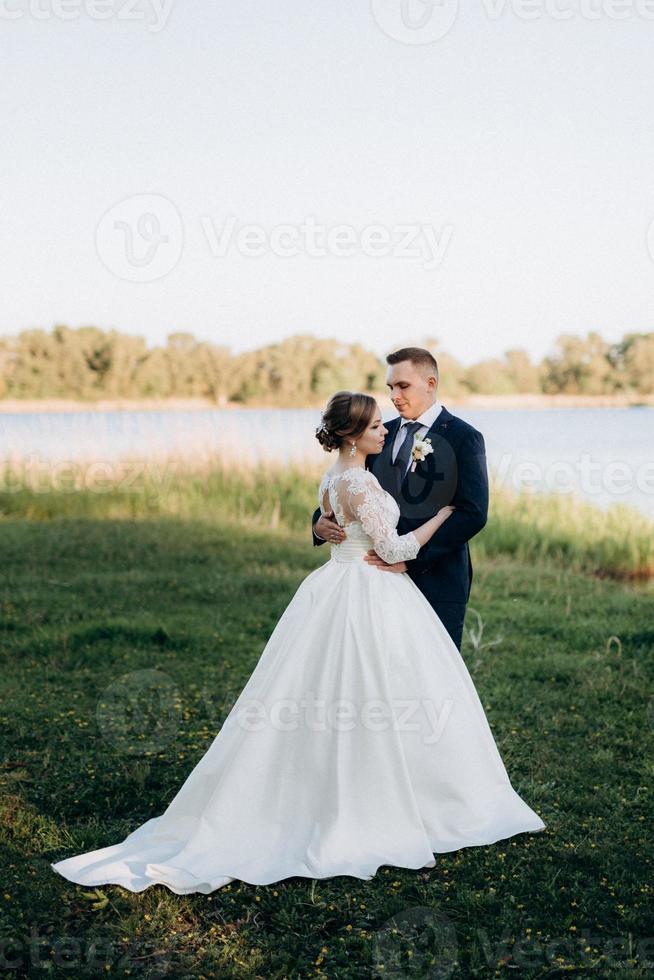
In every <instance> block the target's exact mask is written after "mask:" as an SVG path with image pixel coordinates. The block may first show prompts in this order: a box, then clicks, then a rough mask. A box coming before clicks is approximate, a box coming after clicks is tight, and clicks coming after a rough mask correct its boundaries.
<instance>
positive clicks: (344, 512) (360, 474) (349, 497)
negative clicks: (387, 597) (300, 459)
mask: <svg viewBox="0 0 654 980" xmlns="http://www.w3.org/2000/svg"><path fill="white" fill-rule="evenodd" d="M325 491H327V494H328V499H329V502H330V504H331V507H332V509H333V511H334V516H335V518H336V521H337V522H338V523H339V524H340V525H341V527H342V528H344V529H345V530H346V539H347V537H348V536H349V531H348V529H350V528H351V529H356V530H358V531H359V532H360V533H362V534H363V535H365V536H366V537H367V539H368V540H367V541H365V540H364V544H365V545H366V546H367V547H369V548H374V550H375V551H376V552H377V554H378V555H379V556H380V558H383V559H384V561H387V562H389V563H391V564H392V563H393V562H396V561H409V560H410V559H411V558H415V557H416V555H417V554H418V551H419V550H420V543H419V541H418V539H417V538H416V536H415V534H414V533H413V532H412V531H409V532H408V533H407V534H398V533H397V530H396V528H397V522H398V521H399V519H400V508H399V506H398V504H397V501H396V500H395V498H394V497H392V496H391V494H390V493H388V491H386V490H384V488H383V487H382V486H381V484H380V483H379V480H378V479H377V477H376V476H375V475H374V474H373V473H371V472H370V470H365V469H363V468H362V467H360V466H352V467H350V468H349V469H347V470H342V471H341V472H340V473H335V474H329V473H325V475H324V476H323V478H322V480H321V481H320V488H319V491H318V504H319V506H320V511H321V513H323V514H324V513H325V512H326V508H325V506H324V501H323V496H324V494H325ZM355 533H356V531H355ZM346 543H347V541H344V542H343V543H342V545H332V554H334V550H335V549H338V548H339V547H342V546H343V545H345V544H346Z"/></svg>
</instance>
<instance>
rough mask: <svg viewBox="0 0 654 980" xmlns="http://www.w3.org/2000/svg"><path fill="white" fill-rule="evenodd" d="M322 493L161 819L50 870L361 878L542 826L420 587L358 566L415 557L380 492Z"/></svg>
mask: <svg viewBox="0 0 654 980" xmlns="http://www.w3.org/2000/svg"><path fill="white" fill-rule="evenodd" d="M318 496H319V503H320V507H321V510H322V511H323V513H324V512H325V511H327V510H329V505H331V506H332V507H333V509H334V513H335V515H336V518H337V520H338V521H339V523H340V524H341V526H343V527H344V529H345V530H346V538H345V540H344V541H343V542H342V543H340V544H334V545H331V556H330V559H329V561H327V562H326V563H325V564H324V565H322V566H321V567H319V568H317V569H315V570H314V571H313V572H311V573H310V574H309V575H308V576H307V577H306V578H305V579H304V580H303V581H302V582H301V584H300V586H299V588H298V589H297V591H296V592H295V595H294V596H293V598H292V599H291V601H290V603H289V605H288V606H287V607H286V609H285V610H284V612H283V613H282V615H281V617H280V619H279V620H278V622H277V625H276V626H275V628H274V630H273V632H272V634H271V636H270V638H269V640H268V642H267V644H266V646H265V648H264V650H263V653H262V654H261V657H260V659H259V661H258V663H257V664H256V666H255V668H254V670H253V672H252V674H251V675H250V677H249V679H248V681H247V683H246V685H245V687H244V688H243V690H242V692H241V694H240V696H239V697H238V699H237V700H236V702H235V703H234V705H233V707H232V709H231V711H230V713H229V714H228V716H227V718H226V719H225V722H224V724H223V726H222V728H221V730H220V731H219V733H218V735H217V736H216V738H215V739H214V741H213V742H212V744H211V745H210V747H209V748H208V750H207V752H206V753H205V755H204V756H203V757H202V759H200V761H199V762H198V764H197V765H196V766H195V768H194V769H193V770H192V772H191V773H190V775H189V776H188V778H187V779H186V782H185V783H184V784H183V785H182V787H181V789H180V790H179V791H178V793H177V795H176V796H175V797H174V799H173V800H172V802H171V803H170V804H169V806H168V808H167V809H166V810H165V812H164V813H163V814H162V815H161V816H158V817H154V818H151V819H149V820H147V821H146V822H145V823H144V824H142V826H140V827H139V828H138V829H136V830H135V831H133V833H131V834H130V835H129V836H128V837H127V838H126V839H125V840H124V841H122V842H121V843H118V844H113V845H111V846H108V847H103V848H101V849H99V850H95V851H90V852H88V853H86V854H80V855H77V856H75V857H69V858H67V859H65V860H62V861H59V862H58V863H56V864H53V865H52V867H53V868H54V869H55V870H56V871H57V872H59V873H60V874H61V875H63V876H64V877H65V878H67V879H68V880H70V881H73V882H78V883H79V884H83V885H90V886H97V885H104V884H110V883H113V884H118V885H122V887H123V888H127V889H129V890H130V891H134V892H140V891H142V890H143V889H145V888H147V887H149V886H150V885H154V884H157V883H159V884H163V885H166V886H167V887H168V888H169V889H170V890H171V891H173V892H175V893H177V894H179V895H182V894H186V893H189V892H204V893H208V892H211V891H214V890H215V889H217V888H221V887H222V886H224V885H226V884H227V883H228V882H231V881H233V880H234V879H238V880H240V881H244V882H247V883H250V884H256V885H267V884H272V883H273V882H277V881H280V880H281V879H284V878H288V877H291V876H295V875H299V876H302V877H308V878H329V877H332V876H334V875H350V876H352V877H355V878H362V879H370V878H372V877H373V876H374V875H375V873H376V872H377V870H378V868H379V867H380V866H381V865H392V866H396V867H401V868H413V869H417V868H431V867H434V865H435V863H436V861H435V857H434V855H435V854H437V853H444V852H447V851H454V850H457V849H458V848H462V847H470V846H473V845H482V844H492V843H494V842H495V841H498V840H502V839H504V838H507V837H511V836H513V835H514V834H519V833H522V832H525V831H541V830H543V829H544V828H545V824H544V823H543V821H542V820H541V819H540V817H539V816H538V815H537V814H536V813H535V812H534V811H533V810H531V809H530V808H529V806H528V805H527V804H526V803H525V802H524V801H523V800H522V799H521V797H520V796H519V795H518V794H517V792H516V791H515V790H514V789H513V787H512V785H511V783H510V781H509V777H508V775H507V772H506V769H505V768H504V764H503V762H502V759H501V757H500V754H499V752H498V749H497V746H496V744H495V741H494V739H493V735H492V733H491V730H490V728H489V725H488V722H487V720H486V716H485V714H484V710H483V708H482V705H481V702H480V700H479V697H478V695H477V692H476V690H475V687H474V685H473V682H472V680H471V678H470V675H469V673H468V671H467V669H466V667H465V664H464V662H463V660H462V658H461V655H460V653H459V651H458V650H457V648H456V646H455V644H454V643H453V641H452V640H451V638H450V636H449V634H448V633H447V631H446V630H445V627H444V626H443V624H442V623H441V621H440V619H439V618H438V616H437V615H436V613H435V612H434V610H433V609H432V607H431V606H430V605H429V603H428V601H427V600H426V598H425V597H424V596H423V594H422V592H420V590H419V589H418V587H417V586H416V585H415V584H414V583H413V582H412V580H411V579H410V578H409V576H408V575H407V574H406V573H389V572H383V571H380V570H379V569H378V568H375V567H374V566H373V565H369V564H368V563H367V562H365V561H364V560H363V555H364V554H365V552H366V551H367V550H368V549H369V548H374V549H375V550H376V551H377V553H378V554H379V555H381V557H382V558H384V559H385V560H386V561H388V562H395V561H400V560H404V559H409V558H413V557H415V555H416V554H417V552H418V549H419V543H418V541H417V539H416V537H415V535H414V534H413V533H411V532H410V533H408V534H404V535H398V534H397V531H396V526H397V522H398V519H399V507H398V505H397V503H396V501H395V500H394V498H393V497H392V496H391V495H390V494H389V493H387V491H385V490H383V488H382V487H381V486H380V484H379V482H378V481H377V479H376V477H375V476H374V475H373V474H372V473H371V472H370V471H368V470H365V469H363V468H361V467H352V468H350V469H346V470H344V471H341V472H340V473H336V474H332V475H330V474H325V477H323V480H322V482H321V484H320V489H319V495H318Z"/></svg>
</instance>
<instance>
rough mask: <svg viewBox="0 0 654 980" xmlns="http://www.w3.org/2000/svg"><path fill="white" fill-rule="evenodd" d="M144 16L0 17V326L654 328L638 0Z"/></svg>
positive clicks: (85, 2)
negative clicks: (323, 238) (316, 233)
mask: <svg viewBox="0 0 654 980" xmlns="http://www.w3.org/2000/svg"><path fill="white" fill-rule="evenodd" d="M101 2H102V3H104V6H101ZM151 2H152V0H147V2H146V0H142V2H141V6H138V7H133V6H132V3H131V2H130V3H129V5H128V4H127V0H115V2H114V0H95V3H96V4H97V7H94V6H92V3H91V0H0V31H1V32H2V67H1V68H0V73H1V74H0V78H1V81H2V84H1V85H0V110H1V115H0V122H1V132H2V141H3V151H2V181H1V183H0V203H1V206H2V216H3V217H2V222H3V235H2V252H1V254H0V261H1V266H2V278H3V281H4V284H3V288H2V299H3V302H2V306H1V308H0V334H15V333H17V332H18V331H19V330H21V329H24V328H27V327H33V326H40V327H44V328H46V329H50V328H51V327H52V326H53V325H54V324H55V323H65V324H68V325H69V326H72V327H77V326H81V325H84V324H89V323H93V324H96V325H98V326H100V327H102V328H105V329H109V328H111V327H115V328H117V329H119V330H121V331H125V332H127V333H134V334H137V333H140V334H142V335H144V336H145V337H146V338H147V339H148V341H149V342H151V343H154V342H158V341H163V340H164V339H165V336H166V334H168V333H169V332H171V331H173V330H188V331H190V332H191V333H193V334H195V335H196V336H197V337H199V338H203V339H211V340H214V341H216V342H221V343H225V344H227V345H229V346H230V347H231V348H232V349H233V350H234V351H240V350H244V349H247V348H252V347H256V346H260V345H262V344H265V343H269V342H272V341H275V340H279V339H282V338H283V337H286V336H289V335H291V334H293V333H298V332H308V333H313V334H316V335H319V336H326V337H338V338H342V339H343V340H348V341H360V342H362V343H364V344H366V345H367V346H369V347H371V348H372V349H375V350H377V351H378V352H379V353H383V352H385V351H387V350H389V349H392V348H393V347H397V346H399V345H401V344H402V343H405V342H407V341H411V340H417V339H419V338H420V337H423V336H425V335H431V336H436V337H438V338H440V340H441V342H442V346H443V347H444V348H445V349H446V350H448V351H450V352H451V353H452V354H454V355H455V356H457V357H458V358H460V360H462V361H463V362H464V363H472V362H473V361H475V360H478V359H480V358H482V357H488V356H493V355H496V354H499V353H501V352H502V351H503V350H505V349H507V348H509V347H515V346H522V347H526V348H527V349H528V350H529V351H530V352H531V353H532V354H533V355H534V356H536V357H541V356H542V355H543V354H545V353H546V352H547V351H548V350H549V349H550V346H551V343H552V341H553V340H554V338H555V337H556V336H557V335H558V334H560V333H562V332H572V333H585V332H586V331H588V330H591V329H596V330H598V331H599V332H600V333H601V334H602V335H603V336H605V337H606V338H608V339H610V340H613V339H617V338H618V337H620V336H621V335H622V333H624V332H625V331H627V330H652V329H654V318H653V317H652V310H653V308H654V307H653V301H654V262H653V261H652V258H651V256H650V254H649V250H648V228H649V224H650V222H651V221H652V218H653V217H654V127H653V126H652V92H653V91H654V57H652V54H653V52H654V2H653V0H548V2H547V6H545V5H544V4H543V5H542V6H540V7H539V6H538V3H539V0H531V2H530V3H529V4H527V0H466V2H465V3H461V6H460V9H457V7H456V0H443V2H442V3H438V4H434V5H432V6H431V7H430V6H427V5H425V3H424V2H423V0H372V5H371V4H370V3H365V2H361V3H353V2H352V0H348V2H345V0H335V2H332V3H330V4H326V3H324V2H318V0H286V2H285V3H281V4H274V3H270V2H263V0H259V2H254V0H239V2H238V3H225V2H224V0H223V2H213V0H211V2H210V0H203V2H195V3H188V2H187V3H182V2H180V0H177V2H173V3H172V6H171V5H170V0H163V2H164V4H165V5H164V7H159V8H158V9H157V7H155V6H151ZM402 2H404V3H405V7H404V21H402ZM62 3H65V4H67V6H64V7H63V8H62V6H61V4H62ZM159 3H161V0H159ZM648 3H649V7H648V6H647V4H648ZM411 4H413V6H411ZM521 4H522V5H521ZM66 11H68V14H69V15H70V17H71V19H70V20H64V19H62V13H66ZM529 11H531V14H530V16H529V17H527V13H528V12H529ZM102 12H103V13H104V14H105V15H106V16H107V19H99V16H98V15H99V13H102ZM534 12H535V13H536V16H534ZM617 16H620V17H622V18H623V19H616V18H617ZM430 32H431V34H430ZM439 34H441V35H442V36H439ZM124 201H127V203H125V204H122V205H120V207H118V208H116V207H115V206H116V205H117V204H118V203H119V202H124ZM108 211H109V214H108V215H107V216H106V217H104V218H103V216H104V215H106V213H107V212H108ZM230 220H231V222H232V224H233V233H232V237H231V239H230V240H229V242H228V243H227V244H226V245H224V247H223V249H222V253H223V254H219V252H220V247H219V240H220V238H221V233H222V231H223V229H224V228H225V226H226V222H228V221H230ZM307 222H309V223H311V222H313V223H315V224H316V225H318V226H324V227H325V228H326V229H330V228H331V229H333V228H335V226H338V225H346V226H350V228H351V231H349V232H347V230H346V231H344V232H342V234H343V235H344V236H345V237H344V238H342V239H338V238H336V239H335V238H334V235H335V234H336V233H334V232H333V233H332V239H331V240H330V244H329V246H328V247H327V248H326V249H324V251H326V254H315V253H319V252H320V251H321V245H320V242H319V241H318V239H316V240H314V241H313V242H312V241H311V240H310V235H309V232H308V231H307V230H306V228H307ZM247 225H254V226H259V227H260V229H261V231H260V232H256V231H255V232H254V233H253V234H254V237H250V238H248V239H245V244H244V243H243V241H241V244H240V246H239V244H238V234H237V233H238V232H239V230H240V229H243V227H244V226H247ZM280 225H288V226H291V227H290V228H287V229H280V228H279V226H280ZM371 226H382V231H381V232H380V231H375V229H374V228H372V229H371ZM227 227H229V226H227ZM425 229H427V230H425ZM212 234H213V235H214V240H213V242H212ZM382 234H385V235H386V236H387V240H386V241H384V240H383V238H382V237H381V235H382ZM257 235H259V236H260V238H257V237H256V236H257ZM275 235H278V236H279V237H278V241H279V243H280V244H281V245H282V246H283V247H286V248H287V249H289V250H290V251H291V252H294V253H295V254H290V255H285V256H284V255H281V254H278V253H279V250H280V249H279V245H278V244H275ZM271 236H272V237H271ZM348 236H349V237H348ZM375 236H377V237H375ZM407 236H410V237H411V238H412V241H411V248H410V249H409V250H410V251H413V252H414V253H417V254H413V255H404V256H403V255H402V254H400V253H401V251H402V248H401V247H400V246H401V245H402V240H404V247H405V250H406V244H407ZM427 236H430V237H427ZM652 238H654V234H653V235H652ZM339 241H340V246H339ZM248 242H249V243H250V247H251V246H252V243H254V244H257V243H258V247H260V249H261V250H262V251H263V254H261V255H259V256H254V255H249V254H247V245H248ZM430 242H431V245H430V244H429V243H430ZM375 243H376V244H375ZM344 245H347V246H348V248H345V247H344ZM339 247H342V250H343V251H348V249H349V251H350V252H351V253H352V254H350V255H345V254H338V249H339ZM375 249H376V251H377V252H378V253H382V254H376V255H375V254H372V253H373V251H374V250H375ZM430 249H431V251H430ZM366 253H371V254H366Z"/></svg>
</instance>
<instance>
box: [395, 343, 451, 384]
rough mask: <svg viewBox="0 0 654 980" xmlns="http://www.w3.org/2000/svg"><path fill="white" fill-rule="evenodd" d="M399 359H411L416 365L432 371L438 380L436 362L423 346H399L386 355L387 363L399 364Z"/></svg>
mask: <svg viewBox="0 0 654 980" xmlns="http://www.w3.org/2000/svg"><path fill="white" fill-rule="evenodd" d="M400 361H411V362H412V363H413V364H415V365H417V366H418V367H421V368H424V369H425V370H427V371H433V372H434V374H435V375H436V380H437V381H438V363H437V361H436V358H435V357H434V356H433V354H430V353H429V351H428V350H425V348H424V347H401V348H400V350H395V351H393V353H392V354H387V355H386V363H387V364H399V363H400Z"/></svg>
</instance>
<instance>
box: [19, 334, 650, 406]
mask: <svg viewBox="0 0 654 980" xmlns="http://www.w3.org/2000/svg"><path fill="white" fill-rule="evenodd" d="M416 343H417V344H418V345H419V346H421V347H426V348H427V349H428V350H430V351H431V352H432V353H433V354H434V356H435V357H436V359H437V361H438V365H439V373H440V384H439V393H440V394H441V395H443V396H445V397H447V396H462V395H469V394H483V395H508V394H534V393H543V394H571V395H611V394H626V395H630V396H634V395H635V396H637V395H651V394H653V393H654V332H651V333H627V334H625V335H624V336H623V338H622V340H620V341H618V342H617V343H609V342H608V341H606V340H604V339H603V338H602V337H600V335H599V334H598V333H596V332H590V333H588V334H587V335H586V336H585V337H581V336H575V335H572V334H563V335H561V336H560V337H559V338H558V339H557V341H556V343H555V344H554V347H553V349H552V352H551V353H550V354H549V355H548V356H547V357H545V358H543V359H542V361H540V362H538V363H535V362H533V361H532V360H531V358H530V357H529V355H528V354H527V352H526V351H525V350H522V349H512V350H508V351H506V352H505V353H504V354H503V355H502V357H498V358H491V359H487V360H482V361H479V362H478V363H475V364H473V365H471V366H468V367H464V366H463V365H462V364H460V363H459V362H458V361H457V360H456V359H455V358H454V357H452V356H451V355H450V354H448V353H447V352H446V351H444V350H442V349H441V347H440V343H439V341H438V340H437V339H436V338H424V339H423V340H421V341H417V342H416ZM399 346H403V345H402V344H397V345H396V347H399ZM386 370H387V365H386V362H385V361H384V359H383V358H379V357H378V356H377V355H376V354H374V353H372V352H371V351H369V350H367V349H366V348H365V347H364V346H363V345H361V344H358V343H355V344H347V343H343V342H341V341H338V340H329V339H327V340H325V339H320V338H318V337H314V336H311V335H310V334H299V335H296V336H293V337H289V338H287V339H285V340H282V341H280V342H279V343H275V344H269V345H267V346H265V347H261V348H258V349H257V350H253V351H246V352H244V353H240V354H235V353H232V352H231V351H230V349H229V348H228V347H227V346H224V345H221V344H215V343H210V342H208V341H202V340H197V339H196V338H195V337H194V336H193V335H192V334H190V333H186V332H175V333H170V334H168V336H167V338H166V343H165V344H163V345H159V346H153V347H148V345H147V344H146V342H145V340H144V338H143V337H138V336H132V335H129V334H123V333H119V332H118V331H116V330H109V331H105V330H101V329H100V328H98V327H93V326H87V327H79V328H77V329H73V328H70V327H67V326H63V325H57V326H55V327H53V329H52V330H51V331H49V332H48V331H45V330H42V329H29V330H23V331H21V332H20V333H19V334H17V335H16V336H13V337H0V398H19V399H20V398H22V399H39V398H43V399H46V398H69V399H78V400H82V401H94V400H96V401H97V400H100V399H107V398H130V399H139V398H170V397H202V398H207V399H209V400H211V401H213V402H215V403H216V404H217V405H220V404H226V403H228V402H237V403H242V404H257V405H270V406H287V407H292V406H303V405H307V406H308V405H313V404H322V402H323V401H324V399H325V398H326V397H327V396H329V395H330V394H331V393H332V392H334V391H336V390H338V389H341V388H346V389H353V390H357V391H370V392H385V391H386V387H385V376H386Z"/></svg>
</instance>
